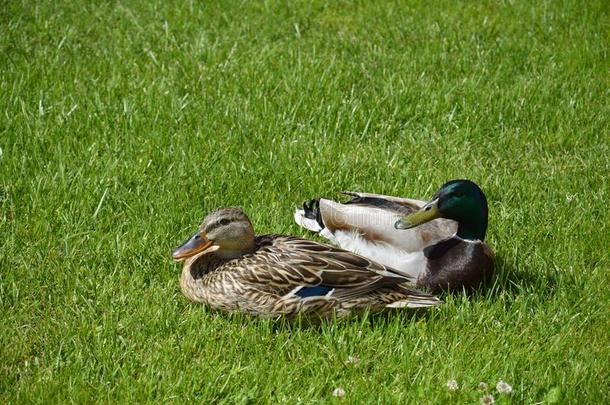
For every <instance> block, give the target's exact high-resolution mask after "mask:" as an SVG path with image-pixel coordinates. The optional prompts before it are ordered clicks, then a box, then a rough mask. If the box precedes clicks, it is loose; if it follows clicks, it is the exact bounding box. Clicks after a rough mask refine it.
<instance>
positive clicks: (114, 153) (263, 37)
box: [0, 0, 610, 404]
mask: <svg viewBox="0 0 610 405" xmlns="http://www.w3.org/2000/svg"><path fill="white" fill-rule="evenodd" d="M0 32H1V34H0V114H1V116H0V148H1V153H0V324H1V328H0V403H7V404H8V403H30V402H33V403H66V402H78V403H87V402H108V403H115V402H125V403H135V402H176V403H180V402H182V401H183V400H185V399H190V400H195V401H203V402H208V401H211V400H221V401H226V402H230V403H259V402H279V401H285V400H289V401H290V402H318V401H321V402H347V403H357V402H368V403H377V402H379V403H441V402H451V403H478V402H479V399H480V397H481V396H482V395H483V394H484V392H483V391H481V390H478V389H477V386H478V384H479V382H486V383H488V384H489V386H490V388H489V390H488V391H489V393H491V394H493V395H494V397H495V399H496V402H500V403H505V402H515V403H541V402H544V403H576V402H579V403H604V402H607V401H608V400H609V399H610V395H609V391H608V381H610V290H609V285H610V260H609V259H610V257H609V251H610V249H609V248H610V235H609V234H610V228H609V225H610V210H609V209H608V201H609V200H610V185H609V178H610V175H609V174H610V90H609V88H610V63H609V58H608V49H609V48H608V44H609V43H610V2H607V1H603V0H599V1H587V2H579V1H561V0H559V1H531V2H530V1H482V2H457V1H449V0H441V1H438V2H429V1H417V0H413V1H383V2H373V1H357V2H348V1H332V2H328V1H314V2H310V1H294V2H275V1H261V2H237V1H218V2H205V4H200V3H199V2H193V1H178V2H166V1H149V2H136V1H121V2H108V1H96V2H77V1H39V2H36V1H25V0H24V1H12V0H5V1H2V2H1V6H0ZM452 178H469V179H473V180H475V181H476V182H478V183H479V184H480V185H481V186H482V188H483V189H484V190H485V192H486V193H487V196H488V199H489V203H490V227H489V230H488V242H489V244H490V246H491V247H492V249H493V250H494V251H495V253H496V254H497V263H498V266H497V273H498V274H497V277H496V278H495V281H494V285H493V287H492V288H490V289H488V290H487V291H485V292H483V293H480V294H478V295H476V296H473V297H464V296H460V295H455V296H449V297H445V299H446V304H445V305H444V306H443V307H441V308H440V309H439V310H435V311H431V312H429V313H426V312H424V313H413V312H408V311H404V312H395V313H392V314H390V315H387V316H376V317H367V316H364V317H360V318H354V319H349V320H344V321H340V322H329V323H324V324H322V325H321V326H319V327H307V326H302V325H301V326H300V325H287V324H285V323H282V322H272V321H264V320H257V319H251V318H247V317H239V316H233V317H230V316H225V315H222V314H218V313H213V312H211V311H209V310H207V309H206V308H204V307H202V306H199V305H194V304H191V303H190V302H188V301H187V300H186V299H185V298H183V297H182V295H181V293H180V290H179V285H178V275H179V272H180V266H179V265H176V264H174V263H173V262H172V261H171V259H170V252H171V250H172V248H173V247H175V246H177V245H178V244H179V243H180V242H182V241H183V240H184V239H185V238H186V237H188V236H190V234H191V233H192V232H193V231H194V230H195V227H196V226H197V225H198V223H199V221H200V220H201V219H202V218H203V216H204V215H205V214H206V213H207V212H209V211H211V210H213V209H215V208H218V207H222V206H232V205H239V206H241V207H243V208H244V209H245V210H246V212H247V213H248V214H249V215H250V216H251V218H252V221H253V223H254V225H255V228H256V229H257V231H258V232H259V233H285V234H294V235H301V236H305V237H308V238H316V237H315V236H313V235H310V234H307V233H305V232H304V231H302V230H301V229H299V228H298V226H297V225H296V224H294V223H293V222H292V210H293V207H294V206H295V205H296V204H299V203H300V202H302V201H303V200H304V199H308V198H312V197H314V196H320V195H324V196H327V197H333V198H337V197H339V194H338V192H339V191H340V190H344V189H348V190H357V191H369V192H377V193H383V194H390V195H402V196H409V197H417V198H427V197H430V196H431V195H432V193H433V192H434V191H435V190H436V189H437V188H438V187H439V186H440V185H441V184H442V183H443V182H445V181H446V180H449V179H452ZM354 358H356V359H357V360H358V361H354ZM450 379H455V380H456V381H457V383H458V385H459V389H458V390H456V391H450V390H448V389H447V387H446V384H447V381H448V380H450ZM499 380H503V381H506V382H507V383H509V384H511V385H512V387H513V393H512V395H510V396H506V395H499V394H498V393H497V392H495V388H494V387H495V384H496V382H498V381H499ZM335 388H343V389H344V390H345V396H344V397H343V398H335V397H333V395H332V392H333V390H334V389H335Z"/></svg>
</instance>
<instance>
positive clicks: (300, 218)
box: [294, 199, 324, 232]
mask: <svg viewBox="0 0 610 405" xmlns="http://www.w3.org/2000/svg"><path fill="white" fill-rule="evenodd" d="M294 221H295V222H296V223H297V224H299V225H300V226H302V227H303V228H305V229H308V230H310V231H312V232H320V231H321V230H322V229H324V222H322V217H321V215H320V201H319V200H317V199H316V200H311V201H310V202H309V204H308V203H307V202H304V203H303V207H302V208H297V209H296V210H295V211H294Z"/></svg>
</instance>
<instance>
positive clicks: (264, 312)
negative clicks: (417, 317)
mask: <svg viewBox="0 0 610 405" xmlns="http://www.w3.org/2000/svg"><path fill="white" fill-rule="evenodd" d="M211 216H212V217H213V219H212V220H208V218H206V220H205V221H204V223H203V224H202V226H201V228H200V230H199V232H198V233H197V234H196V235H195V236H194V237H193V238H191V239H190V240H189V241H187V242H186V243H185V244H184V245H183V246H181V247H180V248H178V249H177V250H176V251H175V252H174V259H177V260H183V261H184V266H183V269H182V274H181V276H180V287H181V290H182V292H183V294H184V295H185V296H186V297H187V298H189V299H190V300H192V301H195V302H200V303H204V304H207V305H208V306H210V307H211V308H213V309H217V310H221V311H225V312H242V313H247V314H251V315H256V316H264V317H278V316H285V317H295V316H298V315H304V316H315V317H317V318H325V317H329V316H345V315H348V314H351V313H354V312H356V313H357V312H360V311H362V310H364V309H366V308H368V309H370V310H372V311H379V310H382V309H385V308H403V307H406V308H417V307H428V306H435V305H439V304H440V300H438V298H436V297H434V296H432V295H430V294H428V293H424V292H420V291H417V290H413V289H411V288H409V287H410V282H411V281H412V280H411V279H410V278H409V277H406V276H404V275H401V274H399V273H398V272H396V271H394V270H393V269H391V268H389V267H387V266H384V265H381V264H378V263H375V262H373V261H371V260H369V259H366V258H364V257H362V256H359V255H356V254H353V253H351V252H348V251H345V250H343V249H340V248H337V247H333V246H328V245H324V244H320V243H316V242H313V241H309V240H305V239H300V238H295V237H290V236H281V235H263V236H254V234H253V231H252V233H251V234H250V230H249V229H251V225H250V222H249V220H248V219H247V217H246V216H245V214H243V212H241V210H238V209H235V208H231V209H224V210H219V211H217V212H215V213H213V214H211ZM216 217H219V218H221V220H220V221H223V220H224V219H227V218H229V219H230V218H234V220H233V219H232V220H231V221H227V222H226V225H224V228H225V230H224V231H223V230H222V229H220V230H218V229H217V228H213V226H211V225H213V224H214V223H216V222H218V221H217V219H216V220H215V219H214V218H216ZM223 218H224V219H223ZM237 223H239V224H241V225H243V229H248V231H247V232H246V233H248V235H247V236H245V237H243V238H241V240H240V241H239V243H233V242H234V241H231V243H233V245H231V244H230V243H225V242H226V241H227V239H226V238H225V239H224V240H223V237H222V235H221V237H220V238H214V236H215V235H211V234H212V233H219V231H222V232H225V233H228V234H230V233H231V232H230V228H231V227H232V226H233V227H235V226H237V225H233V224H237ZM241 225H240V226H241ZM210 228H213V229H211V230H210ZM220 228H222V226H221V227H220ZM241 233H243V232H241ZM197 236H198V239H196V238H197ZM250 237H251V238H252V240H251V242H252V243H249V241H250ZM214 239H216V240H219V241H218V243H217V242H215V241H214ZM238 239H239V238H238ZM198 244H199V245H198ZM197 246H202V247H200V248H198V247H197ZM231 246H233V249H232V248H231ZM235 246H238V247H237V248H235ZM240 246H241V247H240ZM193 247H195V249H193ZM184 252H186V253H184Z"/></svg>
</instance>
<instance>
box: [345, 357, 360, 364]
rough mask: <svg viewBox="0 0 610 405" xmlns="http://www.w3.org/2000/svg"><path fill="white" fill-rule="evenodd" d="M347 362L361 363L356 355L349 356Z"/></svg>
mask: <svg viewBox="0 0 610 405" xmlns="http://www.w3.org/2000/svg"><path fill="white" fill-rule="evenodd" d="M345 362H346V363H347V364H358V363H360V359H359V358H358V357H356V356H347V360H346V361H345Z"/></svg>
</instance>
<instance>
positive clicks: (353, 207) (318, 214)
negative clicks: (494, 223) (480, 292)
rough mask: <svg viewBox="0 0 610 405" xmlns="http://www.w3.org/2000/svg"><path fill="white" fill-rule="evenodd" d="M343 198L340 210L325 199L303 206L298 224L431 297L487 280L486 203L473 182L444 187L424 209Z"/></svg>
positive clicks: (388, 200) (405, 202) (403, 202)
mask: <svg viewBox="0 0 610 405" xmlns="http://www.w3.org/2000/svg"><path fill="white" fill-rule="evenodd" d="M346 194H348V195H351V196H352V197H353V199H352V200H351V201H348V202H346V203H343V204H341V203H337V202H334V201H330V200H324V199H319V200H313V201H312V203H311V204H309V205H308V204H303V209H297V210H296V212H295V215H294V217H295V220H296V222H297V223H298V224H299V225H301V226H303V227H305V228H307V229H309V230H311V231H314V232H319V233H320V235H322V236H324V237H326V238H327V239H329V240H330V241H331V242H334V243H335V244H337V245H338V246H340V247H341V248H343V249H346V250H349V251H352V252H355V253H358V254H361V255H362V256H364V257H367V258H369V259H371V260H374V261H376V262H379V263H382V264H384V265H386V266H390V267H392V268H394V269H395V270H398V271H399V272H400V273H401V274H403V275H405V276H407V277H411V278H413V279H414V280H417V281H416V286H417V287H425V288H427V289H428V290H430V291H432V292H435V293H436V292H439V291H441V290H461V289H472V288H476V287H477V286H479V285H481V283H482V282H484V281H487V280H489V279H490V278H491V276H492V273H493V254H492V252H491V250H490V249H489V247H488V246H487V245H486V244H485V242H484V239H485V232H486V230H487V199H486V198H485V194H483V191H481V189H480V188H479V186H477V185H476V184H475V183H473V182H472V181H469V180H453V181H450V182H448V183H445V184H444V185H443V186H442V187H441V188H440V190H438V192H437V193H436V194H435V195H434V197H432V200H431V201H430V202H428V203H426V202H424V201H419V200H412V199H407V198H397V197H388V196H384V195H377V194H366V193H351V192H348V193H346ZM407 229H408V231H407Z"/></svg>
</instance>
